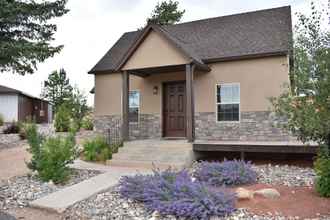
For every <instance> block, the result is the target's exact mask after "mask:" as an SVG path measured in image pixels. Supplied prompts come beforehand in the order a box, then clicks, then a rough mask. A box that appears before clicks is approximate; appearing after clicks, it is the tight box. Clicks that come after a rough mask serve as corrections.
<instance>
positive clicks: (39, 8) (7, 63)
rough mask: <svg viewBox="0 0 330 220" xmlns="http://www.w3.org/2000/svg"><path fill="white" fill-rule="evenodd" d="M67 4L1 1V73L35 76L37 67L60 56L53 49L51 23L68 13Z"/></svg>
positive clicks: (61, 1)
mask: <svg viewBox="0 0 330 220" xmlns="http://www.w3.org/2000/svg"><path fill="white" fill-rule="evenodd" d="M65 4H66V0H56V1H52V2H51V1H34V0H0V72H4V71H12V72H16V73H19V74H21V75H24V74H26V73H30V74H32V73H33V72H34V71H35V70H36V69H37V63H38V62H43V61H44V60H46V59H47V58H48V57H52V56H54V55H55V54H56V53H59V52H60V51H61V49H62V48H63V46H62V45H60V46H51V45H50V42H51V41H52V40H54V38H53V35H54V33H55V32H56V29H57V27H56V25H55V24H50V23H48V21H49V20H51V19H53V18H57V17H61V16H62V15H64V14H66V13H67V12H68V10H67V9H66V8H65Z"/></svg>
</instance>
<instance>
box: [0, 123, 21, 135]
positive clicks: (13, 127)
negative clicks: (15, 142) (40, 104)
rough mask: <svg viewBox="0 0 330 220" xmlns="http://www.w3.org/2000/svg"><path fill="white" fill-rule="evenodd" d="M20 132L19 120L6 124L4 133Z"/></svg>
mask: <svg viewBox="0 0 330 220" xmlns="http://www.w3.org/2000/svg"><path fill="white" fill-rule="evenodd" d="M18 132H19V124H18V122H15V121H13V122H11V123H10V124H8V125H6V126H5V128H4V129H3V133H4V134H17V133H18Z"/></svg>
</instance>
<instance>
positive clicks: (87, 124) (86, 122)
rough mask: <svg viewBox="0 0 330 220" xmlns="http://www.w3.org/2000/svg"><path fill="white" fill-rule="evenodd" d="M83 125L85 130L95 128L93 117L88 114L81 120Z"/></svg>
mask: <svg viewBox="0 0 330 220" xmlns="http://www.w3.org/2000/svg"><path fill="white" fill-rule="evenodd" d="M81 127H82V128H83V129H85V130H93V127H94V125H93V118H92V117H91V116H89V115H86V116H85V117H84V118H83V120H82V122H81Z"/></svg>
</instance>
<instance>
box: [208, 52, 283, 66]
mask: <svg viewBox="0 0 330 220" xmlns="http://www.w3.org/2000/svg"><path fill="white" fill-rule="evenodd" d="M288 54H289V51H287V50H285V51H277V52H268V53H257V54H247V55H240V56H231V57H218V58H209V59H203V61H204V63H206V64H208V63H216V62H222V61H233V60H244V59H253V58H262V57H271V56H285V55H288Z"/></svg>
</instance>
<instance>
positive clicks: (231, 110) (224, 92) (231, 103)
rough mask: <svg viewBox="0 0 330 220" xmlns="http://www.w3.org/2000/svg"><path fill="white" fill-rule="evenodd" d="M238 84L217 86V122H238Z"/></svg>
mask: <svg viewBox="0 0 330 220" xmlns="http://www.w3.org/2000/svg"><path fill="white" fill-rule="evenodd" d="M239 104H240V87H239V84H221V85H217V121H239V108H240V106H239Z"/></svg>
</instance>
